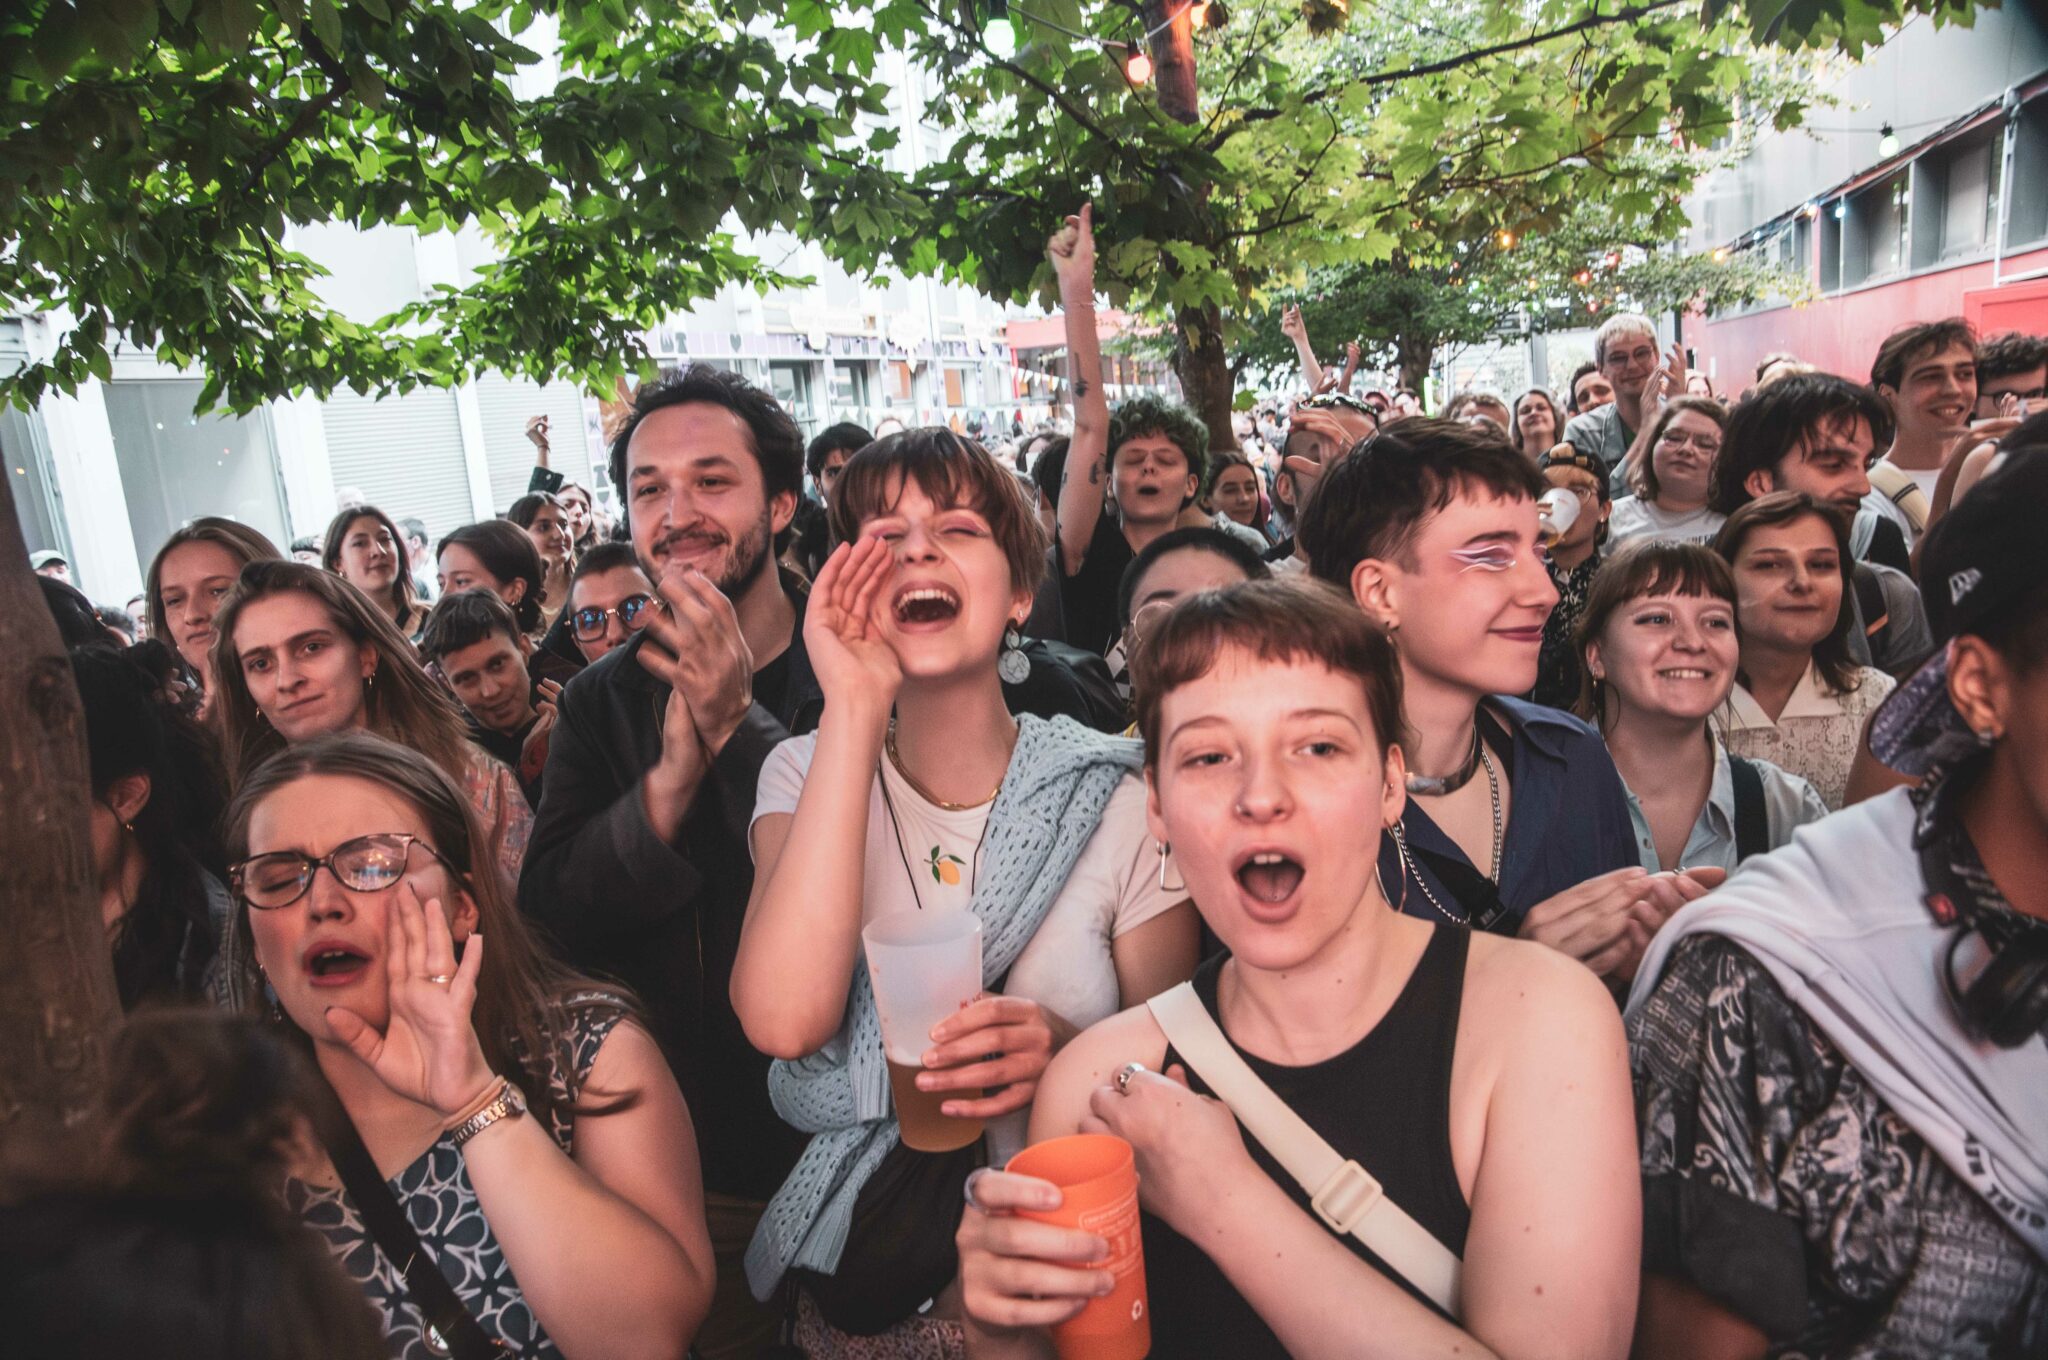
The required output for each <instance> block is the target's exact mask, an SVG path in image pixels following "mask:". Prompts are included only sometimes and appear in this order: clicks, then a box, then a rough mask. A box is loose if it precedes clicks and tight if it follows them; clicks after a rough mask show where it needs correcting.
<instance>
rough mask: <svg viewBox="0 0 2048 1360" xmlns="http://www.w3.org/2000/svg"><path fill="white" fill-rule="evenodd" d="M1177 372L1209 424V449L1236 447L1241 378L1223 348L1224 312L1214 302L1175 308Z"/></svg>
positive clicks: (1184, 392) (1191, 401)
mask: <svg viewBox="0 0 2048 1360" xmlns="http://www.w3.org/2000/svg"><path fill="white" fill-rule="evenodd" d="M1173 371H1174V373H1175V374H1176V375H1177V376H1178V377H1179V378H1180V390H1181V395H1182V396H1183V397H1185V398H1187V403H1188V405H1189V406H1191V407H1193V408H1194V411H1195V414H1196V415H1198V416H1200V417H1201V418H1202V423H1203V424H1204V425H1207V426H1208V427H1209V451H1210V452H1211V453H1224V452H1228V451H1232V450H1235V449H1236V448H1237V432H1236V431H1235V430H1234V429H1232V428H1231V424H1230V417H1231V414H1232V407H1231V401H1232V398H1233V397H1234V396H1235V395H1236V390H1237V380H1236V378H1234V377H1233V376H1232V375H1231V372H1230V356H1229V355H1228V354H1227V353H1225V352H1224V349H1223V311H1222V309H1221V308H1219V307H1217V306H1216V305H1215V304H1214V303H1205V304H1204V305H1202V306H1200V307H1177V308H1175V309H1174V314H1173Z"/></svg>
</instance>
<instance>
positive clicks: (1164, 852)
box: [1159, 841, 1188, 892]
mask: <svg viewBox="0 0 2048 1360" xmlns="http://www.w3.org/2000/svg"><path fill="white" fill-rule="evenodd" d="M1172 856H1173V847H1172V846H1170V845H1168V844H1167V843H1166V842H1165V841H1161V842H1159V891H1161V892H1186V891H1187V890H1188V880H1187V875H1186V874H1182V875H1181V880H1180V882H1178V883H1168V882H1167V881H1166V861H1167V860H1168V859H1170V858H1172ZM1173 867H1174V868H1175V869H1176V870H1178V869H1179V868H1180V866H1179V865H1178V864H1176V865H1174V866H1173Z"/></svg>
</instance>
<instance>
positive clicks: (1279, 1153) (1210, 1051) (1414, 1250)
mask: <svg viewBox="0 0 2048 1360" xmlns="http://www.w3.org/2000/svg"><path fill="white" fill-rule="evenodd" d="M1145 1004H1146V1006H1147V1007H1148V1008H1149V1009H1150V1010H1151V1012H1152V1018H1153V1019H1154V1020H1156V1021H1157V1022H1158V1023H1159V1028H1160V1029H1162V1030H1164V1031H1165V1032H1166V1041H1167V1042H1168V1043H1169V1044H1171V1045H1172V1046H1173V1050H1174V1052H1176V1053H1178V1054H1179V1055H1180V1056H1181V1058H1182V1059H1183V1060H1185V1061H1186V1062H1187V1064H1188V1065H1189V1066H1190V1067H1192V1068H1193V1069H1194V1070H1195V1071H1196V1072H1198V1073H1200V1074H1201V1077H1202V1080H1203V1081H1204V1082H1205V1083H1207V1084H1208V1086H1209V1089H1210V1090H1212V1091H1214V1092H1215V1093H1216V1094H1217V1095H1218V1096H1220V1097H1221V1098H1222V1100H1223V1103H1224V1104H1225V1105H1228V1106H1229V1107H1230V1112H1231V1113H1232V1114H1234V1115H1236V1116H1237V1119H1238V1122H1239V1123H1241V1124H1243V1125H1244V1127H1245V1128H1246V1129H1247V1130H1248V1131H1249V1132H1250V1133H1251V1135H1252V1137H1254V1138H1256V1139H1258V1140H1259V1146H1261V1147H1263V1148H1265V1149H1266V1151H1267V1152H1268V1153H1270V1154H1271V1155H1272V1157H1273V1160H1274V1161H1276V1162H1278V1163H1280V1166H1281V1169H1282V1170H1284V1171H1286V1172H1287V1174H1288V1175H1289V1176H1291V1177H1293V1178H1294V1180H1295V1182H1296V1183H1297V1184H1298V1185H1300V1186H1301V1188H1302V1189H1304V1190H1306V1191H1308V1192H1309V1196H1310V1199H1309V1207H1310V1208H1311V1209H1313V1210H1314V1211H1315V1215H1316V1217H1317V1218H1319V1219H1321V1220H1322V1221H1323V1226H1325V1227H1327V1228H1328V1229H1329V1230H1330V1231H1331V1232H1334V1233H1336V1234H1337V1235H1338V1236H1339V1237H1347V1236H1348V1237H1355V1238H1357V1239H1358V1240H1359V1241H1360V1242H1362V1243H1364V1244H1365V1246H1366V1247H1368V1248H1369V1249H1370V1250H1371V1251H1372V1253H1373V1255H1375V1256H1377V1257H1379V1258H1380V1260H1382V1261H1384V1262H1385V1263H1386V1265H1387V1267H1388V1268H1389V1269H1390V1270H1392V1271H1393V1272H1394V1273H1395V1274H1397V1275H1399V1276H1400V1277H1401V1278H1402V1279H1404V1280H1406V1281H1407V1282H1408V1283H1409V1284H1411V1285H1413V1286H1414V1287H1415V1288H1416V1289H1418V1290H1420V1291H1421V1292H1422V1293H1423V1294H1424V1295H1426V1296H1427V1297H1428V1298H1429V1299H1431V1300H1432V1301H1434V1302H1435V1304H1436V1305H1437V1307H1439V1308H1441V1309H1443V1310H1444V1312H1446V1313H1448V1314H1450V1315H1451V1316H1452V1317H1454V1318H1455V1317H1457V1316H1458V1305H1459V1301H1460V1300H1459V1278H1460V1276H1461V1274H1462V1272H1463V1270H1464V1262H1463V1261H1461V1260H1459V1259H1458V1255H1457V1253H1456V1252H1454V1251H1452V1250H1451V1249H1450V1248H1449V1247H1447V1246H1445V1245H1444V1244H1443V1243H1442V1242H1439V1241H1438V1240H1437V1239H1436V1238H1435V1237H1434V1236H1432V1235H1431V1233H1430V1231H1429V1229H1427V1228H1425V1227H1423V1226H1422V1225H1421V1224H1420V1223H1417V1222H1416V1221H1415V1220H1414V1219H1413V1218H1411V1217H1409V1215H1408V1213H1407V1211H1406V1210H1404V1209H1402V1208H1401V1206H1400V1205H1398V1204H1396V1203H1394V1202H1393V1201H1392V1200H1390V1199H1388V1198H1387V1197H1386V1195H1385V1193H1384V1192H1383V1191H1382V1190H1381V1188H1380V1183H1379V1182H1378V1181H1377V1180H1375V1179H1374V1178H1373V1176H1372V1173H1371V1172H1369V1171H1367V1170H1366V1169H1365V1168H1364V1167H1362V1166H1360V1165H1359V1164H1358V1163H1357V1162H1355V1161H1350V1160H1347V1159H1346V1158H1343V1157H1340V1156H1338V1155H1337V1149H1335V1148H1333V1147H1331V1146H1330V1144H1329V1143H1328V1141H1326V1140H1325V1139H1324V1138H1323V1136H1322V1135H1321V1134H1319V1133H1317V1132H1316V1131H1315V1130H1314V1129H1313V1128H1311V1127H1309V1124H1308V1121H1307V1120H1305V1119H1303V1118H1302V1117H1301V1116H1300V1115H1298V1114H1296V1113H1295V1112H1294V1111H1293V1109H1291V1108H1290V1107H1289V1106H1288V1104H1287V1102H1285V1101H1283V1100H1282V1099H1280V1097H1279V1096H1277V1095H1275V1094H1273V1088H1272V1087H1270V1086H1268V1085H1266V1083H1265V1082H1263V1081H1261V1080H1259V1076H1258V1073H1256V1072H1254V1071H1252V1069H1251V1067H1250V1066H1249V1065H1248V1064H1247V1063H1246V1062H1245V1060H1244V1059H1243V1058H1242V1057H1240V1056H1239V1055H1238V1052H1237V1050H1236V1049H1235V1048H1233V1047H1232V1046H1231V1043H1230V1040H1229V1039H1228V1038H1226V1037H1225V1036H1224V1033H1223V1030H1222V1029H1221V1028H1220V1027H1219V1026H1218V1025H1217V1023H1216V1020H1215V1017H1213V1016H1211V1015H1210V1014H1209V1008H1208V1007H1206V1006H1204V1005H1203V1004H1202V998H1201V997H1199V996H1197V995H1196V994H1195V987H1194V984H1193V983H1191V982H1183V983H1181V984H1180V985H1179V986H1178V987H1175V988H1173V989H1172V990H1170V991H1166V992H1162V993H1161V994H1160V995H1158V996H1155V997H1153V998H1152V999H1151V1000H1150V1001H1148V1002H1146V1003H1145Z"/></svg>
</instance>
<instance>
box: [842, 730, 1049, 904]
mask: <svg viewBox="0 0 2048 1360" xmlns="http://www.w3.org/2000/svg"><path fill="white" fill-rule="evenodd" d="M882 744H883V747H884V749H886V750H887V751H888V753H889V763H890V764H891V765H894V766H895V767H896V773H897V774H899V775H901V776H902V777H903V782H904V783H906V784H908V785H910V789H911V792H913V793H915V794H916V795H917V796H918V797H920V798H922V799H924V800H925V802H927V803H929V804H931V805H932V806H933V807H936V808H939V809H941V810H942V811H945V812H971V811H973V810H974V809H975V808H979V807H988V806H989V805H990V804H991V803H993V802H995V800H996V795H997V794H1000V793H1001V792H1002V791H1003V786H1002V784H1001V783H998V784H997V785H996V787H995V791H994V792H992V793H990V794H989V796H988V797H986V798H984V799H982V800H981V801H980V802H978V803H949V802H947V801H945V800H944V799H943V798H937V797H934V796H933V795H932V791H931V790H930V789H927V788H926V787H925V786H924V785H923V784H920V783H919V782H918V781H917V778H916V776H914V775H912V774H911V773H910V771H908V770H906V769H904V768H903V757H902V756H900V755H898V754H897V753H896V724H895V723H893V722H892V723H890V724H889V731H888V734H887V736H886V737H885V738H884V740H883V743H882ZM1013 749H1014V748H1013ZM1003 773H1004V774H1005V775H1008V773H1009V769H1008V767H1007V766H1005V768H1004V771H1003ZM875 780H876V783H877V784H878V785H879V786H880V787H881V790H882V807H883V808H884V809H885V810H886V811H887V812H888V814H889V829H890V830H891V831H892V832H894V833H895V835H894V839H895V841H896V857H897V858H898V859H900V860H902V861H903V876H904V877H905V878H907V879H909V880H910V895H911V897H912V898H914V899H915V900H916V902H917V909H918V910H919V911H923V910H924V890H923V889H921V888H919V887H918V886H917V871H916V870H915V869H913V868H911V867H910V852H909V851H908V850H906V849H904V847H903V821H902V819H901V818H899V817H898V816H897V815H896V800H895V799H894V798H892V797H890V796H889V779H888V776H887V775H886V774H884V773H883V772H882V771H880V770H877V771H876V772H875ZM994 821H995V812H994V809H992V808H991V809H990V812H989V815H988V816H987V817H984V818H983V819H982V823H981V834H980V835H979V836H977V837H975V840H974V862H973V863H972V864H971V865H970V866H968V871H967V900H968V902H969V904H970V909H971V904H972V903H973V901H974V889H975V888H976V886H978V885H979V883H980V881H981V850H982V847H983V846H984V845H985V844H986V843H987V842H988V829H989V826H990V824H991V823H993V822H994Z"/></svg>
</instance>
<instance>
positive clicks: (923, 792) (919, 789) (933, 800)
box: [882, 723, 1016, 812]
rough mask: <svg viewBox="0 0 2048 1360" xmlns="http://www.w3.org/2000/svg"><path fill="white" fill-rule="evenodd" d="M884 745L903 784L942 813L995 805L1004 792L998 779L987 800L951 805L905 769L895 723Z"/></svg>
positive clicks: (1005, 770)
mask: <svg viewBox="0 0 2048 1360" xmlns="http://www.w3.org/2000/svg"><path fill="white" fill-rule="evenodd" d="M1015 742H1016V738H1015V736H1014V735H1013V736H1012V737H1011V743H1012V745H1011V749H1012V750H1014V749H1015ZM882 745H883V747H884V749H886V750H887V751H888V752H889V763H890V764H891V765H894V766H895V767H896V773H898V774H900V775H902V776H903V782H904V783H906V784H908V785H910V787H911V788H912V789H914V790H915V791H916V793H917V796H918V797H920V798H922V799H924V800H925V801H926V802H927V803H930V804H931V805H932V806H933V807H935V808H937V809H939V811H941V812H966V811H968V810H969V809H971V808H978V807H982V806H984V805H986V804H989V803H993V802H994V801H995V800H996V795H997V794H999V793H1001V792H1002V791H1003V781H1002V780H1000V779H998V780H997V781H996V786H995V787H994V788H993V789H990V790H989V794H988V797H986V798H979V799H976V800H975V801H974V802H972V803H949V802H947V801H946V800H945V799H943V798H941V797H939V796H938V795H937V794H936V793H933V792H932V791H931V790H930V789H928V788H926V787H925V786H924V785H923V784H921V783H919V782H918V779H917V776H916V775H914V774H912V773H911V772H910V771H909V770H907V769H905V768H904V767H903V755H902V753H901V752H900V751H898V750H897V749H896V724H895V723H890V724H889V734H888V736H887V738H886V739H885V740H884V741H883V742H882ZM1003 773H1004V774H1008V773H1009V768H1008V762H1005V764H1004V769H1003Z"/></svg>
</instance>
